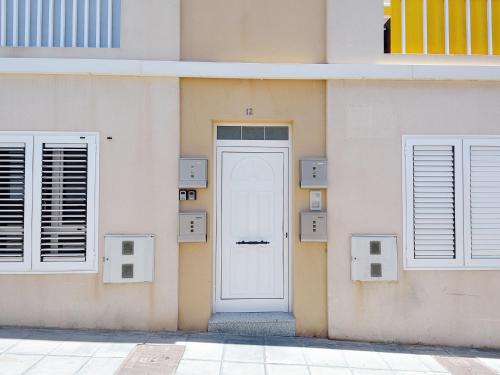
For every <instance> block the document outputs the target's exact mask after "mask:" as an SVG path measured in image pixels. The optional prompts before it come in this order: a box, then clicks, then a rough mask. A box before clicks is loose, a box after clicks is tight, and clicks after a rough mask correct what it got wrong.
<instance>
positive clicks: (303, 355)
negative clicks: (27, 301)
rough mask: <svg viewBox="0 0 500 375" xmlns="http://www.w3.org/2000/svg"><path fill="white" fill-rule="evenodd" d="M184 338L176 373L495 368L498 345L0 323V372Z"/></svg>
mask: <svg viewBox="0 0 500 375" xmlns="http://www.w3.org/2000/svg"><path fill="white" fill-rule="evenodd" d="M144 343H148V344H156V345H171V344H177V345H184V346H185V347H186V350H185V352H184V356H183V359H182V361H181V363H180V365H179V368H178V370H177V375H372V374H373V375H424V374H426V375H428V374H434V375H444V374H454V375H455V374H456V375H462V374H471V375H472V374H473V375H490V374H500V352H499V351H488V350H478V349H467V348H451V347H442V346H436V347H430V346H418V345H414V346H408V345H396V344H371V343H359V342H346V341H331V340H325V339H313V338H300V337H293V338H280V337H245V336H234V335H214V334H210V333H187V332H172V333H170V332H153V333H151V332H128V331H127V332H125V331H77V330H50V329H29V328H0V375H4V374H5V375H11V374H12V375H15V374H35V375H36V374H42V375H43V374H48V375H59V374H61V375H64V374H78V375H82V374H89V375H90V374H91V375H101V374H106V375H107V374H114V373H115V372H116V371H117V370H118V369H119V368H120V366H121V364H122V363H123V361H124V359H125V357H126V356H127V355H128V354H129V353H130V352H131V351H132V350H134V348H135V347H136V346H137V345H140V344H144Z"/></svg>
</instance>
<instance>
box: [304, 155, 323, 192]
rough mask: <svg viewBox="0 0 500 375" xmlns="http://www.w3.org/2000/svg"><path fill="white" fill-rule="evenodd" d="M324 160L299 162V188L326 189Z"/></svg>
mask: <svg viewBox="0 0 500 375" xmlns="http://www.w3.org/2000/svg"><path fill="white" fill-rule="evenodd" d="M327 166H328V162H327V160H326V159H306V160H301V161H300V187H301V188H303V189H304V188H305V189H307V188H311V189H326V188H327V187H328V181H327Z"/></svg>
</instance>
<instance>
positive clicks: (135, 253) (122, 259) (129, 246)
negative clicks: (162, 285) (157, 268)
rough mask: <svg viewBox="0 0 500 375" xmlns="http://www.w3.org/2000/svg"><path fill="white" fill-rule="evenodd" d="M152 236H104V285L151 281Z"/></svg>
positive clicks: (152, 260) (152, 267) (152, 272)
mask: <svg viewBox="0 0 500 375" xmlns="http://www.w3.org/2000/svg"><path fill="white" fill-rule="evenodd" d="M153 274H154V236H153V235H150V234H145V235H105V236H104V272H103V281H104V282H105V283H139V282H151V281H153Z"/></svg>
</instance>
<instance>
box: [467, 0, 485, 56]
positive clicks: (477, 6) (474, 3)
mask: <svg viewBox="0 0 500 375" xmlns="http://www.w3.org/2000/svg"><path fill="white" fill-rule="evenodd" d="M470 22H471V30H472V36H471V42H472V54H473V55H486V54H488V18H487V11H486V0H470Z"/></svg>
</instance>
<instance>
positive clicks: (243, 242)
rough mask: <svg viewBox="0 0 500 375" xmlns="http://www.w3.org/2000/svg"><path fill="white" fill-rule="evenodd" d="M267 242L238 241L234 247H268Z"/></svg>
mask: <svg viewBox="0 0 500 375" xmlns="http://www.w3.org/2000/svg"><path fill="white" fill-rule="evenodd" d="M269 244H270V242H269V241H238V242H236V245H269Z"/></svg>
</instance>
